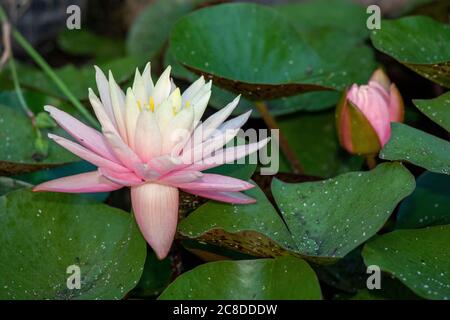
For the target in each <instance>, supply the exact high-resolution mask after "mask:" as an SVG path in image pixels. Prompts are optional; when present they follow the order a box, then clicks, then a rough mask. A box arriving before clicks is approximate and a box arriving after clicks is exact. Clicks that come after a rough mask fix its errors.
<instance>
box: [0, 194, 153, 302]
mask: <svg viewBox="0 0 450 320" xmlns="http://www.w3.org/2000/svg"><path fill="white" fill-rule="evenodd" d="M0 226H1V228H2V230H1V232H0V246H1V247H2V250H1V251H0V274H1V275H2V276H1V277H0V288H2V290H0V299H20V300H22V299H25V300H27V299H121V298H123V297H124V296H125V295H126V294H127V292H128V291H130V290H131V289H132V288H133V287H134V286H136V284H137V282H138V280H139V278H140V276H141V273H142V268H143V265H144V261H145V255H146V243H145V241H144V239H143V238H142V236H141V234H140V232H139V229H138V228H137V225H136V223H135V221H134V219H133V216H132V215H130V214H128V213H126V212H124V211H122V210H119V209H115V208H112V207H109V206H107V205H104V204H100V203H97V202H91V201H87V200H85V199H83V198H81V197H79V196H74V195H68V194H58V193H35V192H32V191H31V190H29V189H21V190H17V191H13V192H10V193H8V194H6V195H4V196H2V197H0ZM70 266H74V267H73V268H74V270H75V269H76V267H79V271H80V276H81V277H80V279H81V287H80V289H69V287H68V286H67V281H68V278H69V277H70V276H71V275H75V272H77V271H74V270H72V271H70V269H69V273H68V272H67V270H68V267H70Z"/></svg>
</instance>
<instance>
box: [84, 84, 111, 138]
mask: <svg viewBox="0 0 450 320" xmlns="http://www.w3.org/2000/svg"><path fill="white" fill-rule="evenodd" d="M88 91H89V101H90V102H91V105H92V108H93V109H94V112H95V115H96V117H97V119H98V121H99V122H100V124H101V126H102V131H105V130H107V131H111V132H115V133H117V130H116V127H115V125H114V124H113V122H112V121H111V119H110V118H109V116H108V115H107V113H106V111H105V108H104V107H103V104H102V103H101V101H100V100H99V98H98V97H97V96H96V95H95V93H94V91H92V89H91V88H89V90H88Z"/></svg>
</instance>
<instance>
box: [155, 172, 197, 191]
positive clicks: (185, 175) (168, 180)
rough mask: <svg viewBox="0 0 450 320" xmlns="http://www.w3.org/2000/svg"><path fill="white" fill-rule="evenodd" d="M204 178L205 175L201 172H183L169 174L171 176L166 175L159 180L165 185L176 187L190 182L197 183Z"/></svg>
mask: <svg viewBox="0 0 450 320" xmlns="http://www.w3.org/2000/svg"><path fill="white" fill-rule="evenodd" d="M202 176H203V174H202V173H201V172H200V171H186V170H181V171H175V172H173V173H169V174H167V175H165V176H164V177H162V178H161V179H159V180H158V181H159V182H161V183H163V184H168V185H171V186H174V187H176V186H178V185H179V184H182V183H188V182H192V181H195V180H197V179H199V178H200V177H202Z"/></svg>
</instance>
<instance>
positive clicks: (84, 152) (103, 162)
mask: <svg viewBox="0 0 450 320" xmlns="http://www.w3.org/2000/svg"><path fill="white" fill-rule="evenodd" d="M48 137H49V138H50V139H52V140H53V141H55V142H56V143H57V144H59V145H60V146H62V147H63V148H66V149H67V150H69V151H70V152H72V153H73V154H75V155H77V156H78V157H80V158H81V159H84V160H86V161H88V162H90V163H92V164H93V165H96V166H97V167H105V168H108V169H110V170H114V171H118V172H128V171H129V170H128V169H127V168H125V167H123V166H121V165H120V164H118V163H116V162H113V161H111V160H108V159H105V158H102V157H100V156H99V155H97V154H96V153H94V152H92V151H90V150H88V149H86V148H84V147H82V146H80V145H79V144H77V143H75V142H73V141H70V140H67V139H65V138H63V137H60V136H57V135H54V134H51V133H49V134H48Z"/></svg>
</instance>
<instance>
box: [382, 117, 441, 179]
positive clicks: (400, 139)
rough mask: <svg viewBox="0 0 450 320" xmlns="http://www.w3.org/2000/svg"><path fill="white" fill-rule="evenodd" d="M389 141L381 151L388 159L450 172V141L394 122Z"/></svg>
mask: <svg viewBox="0 0 450 320" xmlns="http://www.w3.org/2000/svg"><path fill="white" fill-rule="evenodd" d="M391 128H392V133H391V138H390V139H389V141H388V143H386V144H385V145H384V147H383V149H382V150H381V152H380V157H381V158H382V159H386V160H404V161H408V162H410V163H413V164H415V165H417V166H420V167H422V168H425V169H427V170H429V171H432V172H436V173H444V174H449V173H450V142H448V141H445V140H443V139H440V138H438V137H435V136H433V135H431V134H428V133H426V132H423V131H420V130H417V129H415V128H412V127H410V126H407V125H406V124H402V123H392V124H391Z"/></svg>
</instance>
